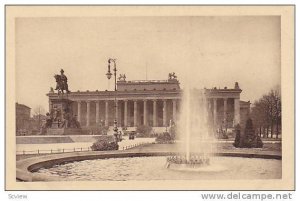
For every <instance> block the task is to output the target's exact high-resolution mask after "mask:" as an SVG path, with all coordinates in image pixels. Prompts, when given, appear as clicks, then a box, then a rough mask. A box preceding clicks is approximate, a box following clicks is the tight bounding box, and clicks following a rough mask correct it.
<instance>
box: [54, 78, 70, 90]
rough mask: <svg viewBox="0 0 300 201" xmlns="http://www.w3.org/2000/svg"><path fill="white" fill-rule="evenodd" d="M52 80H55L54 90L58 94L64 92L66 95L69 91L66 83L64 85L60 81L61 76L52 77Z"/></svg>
mask: <svg viewBox="0 0 300 201" xmlns="http://www.w3.org/2000/svg"><path fill="white" fill-rule="evenodd" d="M54 78H55V80H56V88H55V90H57V92H58V93H64V91H65V92H66V93H69V92H70V91H69V89H68V83H65V82H64V81H63V80H62V79H61V75H57V74H56V75H54Z"/></svg>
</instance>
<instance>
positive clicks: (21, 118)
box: [16, 103, 32, 135]
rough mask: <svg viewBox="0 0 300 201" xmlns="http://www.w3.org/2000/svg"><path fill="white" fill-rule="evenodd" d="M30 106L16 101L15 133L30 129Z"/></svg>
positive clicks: (22, 132)
mask: <svg viewBox="0 0 300 201" xmlns="http://www.w3.org/2000/svg"><path fill="white" fill-rule="evenodd" d="M30 111H31V108H30V107H28V106H26V105H23V104H19V103H16V131H17V134H20V135H22V134H24V132H28V131H29V130H30V129H31V123H32V120H31V118H30Z"/></svg>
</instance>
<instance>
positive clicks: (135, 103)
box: [133, 100, 137, 127]
mask: <svg viewBox="0 0 300 201" xmlns="http://www.w3.org/2000/svg"><path fill="white" fill-rule="evenodd" d="M133 126H134V127H136V126H137V100H134V101H133Z"/></svg>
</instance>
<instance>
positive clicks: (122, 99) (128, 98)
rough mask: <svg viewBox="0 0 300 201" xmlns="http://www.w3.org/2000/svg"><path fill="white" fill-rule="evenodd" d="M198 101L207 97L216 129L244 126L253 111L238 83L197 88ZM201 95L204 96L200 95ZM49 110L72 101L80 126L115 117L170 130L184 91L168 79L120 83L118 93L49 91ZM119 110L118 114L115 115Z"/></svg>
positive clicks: (127, 122) (128, 123) (120, 122)
mask: <svg viewBox="0 0 300 201" xmlns="http://www.w3.org/2000/svg"><path fill="white" fill-rule="evenodd" d="M197 91H198V92H199V100H200V101H203V100H202V99H203V98H205V101H206V103H207V104H206V105H207V111H208V113H209V114H211V115H210V117H211V118H212V119H211V122H213V124H214V125H215V126H220V125H222V124H223V125H224V122H226V125H227V127H228V128H232V127H233V126H234V125H236V124H238V123H239V124H244V122H245V120H246V118H247V117H248V115H249V112H250V101H248V102H245V101H241V100H240V94H241V92H242V90H241V89H240V88H239V85H238V83H237V82H236V83H235V86H234V87H233V88H227V87H224V88H222V89H220V88H216V87H214V88H212V89H206V88H204V89H197ZM200 94H204V97H203V95H201V96H200ZM47 96H48V97H49V111H51V109H52V108H54V107H56V106H55V104H56V102H59V100H60V99H67V100H68V101H70V105H71V106H70V107H71V111H72V115H76V116H77V120H78V121H79V123H80V125H81V127H83V128H92V127H96V126H97V125H100V124H102V125H105V126H112V125H113V123H114V119H115V117H116V118H117V122H118V126H121V127H137V126H140V125H148V126H152V127H167V126H169V125H170V121H171V120H172V121H174V122H176V121H177V120H178V114H179V111H180V103H181V98H182V90H181V88H180V83H179V81H178V79H177V78H170V77H169V79H167V80H134V81H126V80H125V79H119V80H118V81H117V91H116V92H115V91H108V90H105V91H98V90H96V91H88V90H87V91H76V92H70V93H68V94H58V93H55V92H54V91H53V89H51V90H50V92H49V93H48V94H47ZM115 103H116V104H115ZM116 111H117V112H116Z"/></svg>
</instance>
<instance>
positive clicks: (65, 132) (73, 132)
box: [47, 128, 83, 135]
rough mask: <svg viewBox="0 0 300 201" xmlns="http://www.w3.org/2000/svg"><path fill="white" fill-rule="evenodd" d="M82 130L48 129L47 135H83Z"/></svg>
mask: <svg viewBox="0 0 300 201" xmlns="http://www.w3.org/2000/svg"><path fill="white" fill-rule="evenodd" d="M81 134H83V132H82V129H80V128H48V129H47V135H81Z"/></svg>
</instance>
